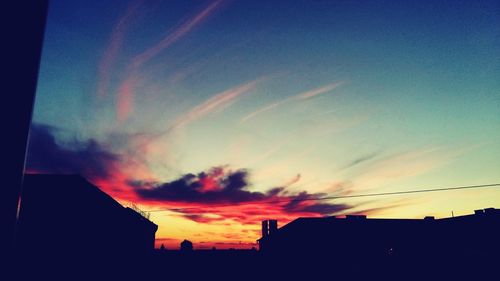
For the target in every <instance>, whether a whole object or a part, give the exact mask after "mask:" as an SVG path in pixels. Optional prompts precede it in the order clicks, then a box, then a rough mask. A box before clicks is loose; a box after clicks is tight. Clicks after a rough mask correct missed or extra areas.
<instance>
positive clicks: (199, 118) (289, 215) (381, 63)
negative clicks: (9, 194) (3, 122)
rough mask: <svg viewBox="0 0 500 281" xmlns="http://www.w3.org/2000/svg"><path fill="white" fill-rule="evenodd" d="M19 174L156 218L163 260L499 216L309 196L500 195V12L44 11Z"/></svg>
mask: <svg viewBox="0 0 500 281" xmlns="http://www.w3.org/2000/svg"><path fill="white" fill-rule="evenodd" d="M27 170H28V171H30V172H49V173H79V174H82V175H84V176H85V177H87V178H88V179H89V180H90V181H92V182H93V183H95V184H96V185H98V186H99V187H101V188H102V189H103V190H104V191H105V192H107V193H109V194H110V195H112V196H113V197H114V198H115V199H117V200H118V201H120V202H121V203H123V204H132V203H133V204H136V205H137V206H139V207H140V208H141V209H144V210H167V211H160V212H152V213H151V219H152V221H154V222H155V223H157V224H158V225H159V230H158V232H157V238H158V240H157V245H159V244H161V243H164V244H165V245H166V246H167V248H177V247H178V243H179V242H180V241H181V240H183V239H185V238H186V239H190V240H191V241H193V242H194V244H195V248H204V247H206V248H208V247H212V246H216V247H218V248H229V247H239V248H242V247H243V248H245V247H247V248H248V247H251V246H254V243H255V240H256V239H258V238H259V236H260V235H259V231H260V220H262V219H268V218H277V219H278V220H279V225H283V224H285V223H287V222H288V221H290V220H292V219H294V218H296V217H298V216H323V215H345V214H354V213H365V214H368V215H369V216H371V217H409V218H421V217H423V216H426V215H435V216H438V217H446V216H450V215H451V211H454V213H455V215H457V214H466V213H471V212H472V211H473V210H474V209H480V208H486V207H497V208H498V207H500V189H499V188H484V189H475V190H467V191H450V192H435V193H425V194H424V193H422V194H415V195H405V196H392V197H389V196H388V197H369V198H363V199H362V200H361V199H347V198H346V199H336V200H330V201H326V200H321V201H320V200H315V199H317V198H318V197H323V196H326V195H348V194H362V193H373V192H391V191H404V190H414V189H427V188H440V187H453V186H463V185H476V184H488V183H498V182H500V173H499V171H500V4H499V2H498V1H225V0H220V1H136V0H132V1H57V0H53V1H51V4H50V8H49V16H48V22H47V27H46V34H45V41H44V46H43V54H42V61H41V68H40V75H39V82H38V89H37V94H36V103H35V108H34V116H33V125H32V130H31V133H30V146H29V149H28V161H27ZM294 199H308V200H306V201H294Z"/></svg>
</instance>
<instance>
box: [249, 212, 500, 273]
mask: <svg viewBox="0 0 500 281" xmlns="http://www.w3.org/2000/svg"><path fill="white" fill-rule="evenodd" d="M270 222H271V221H264V222H263V224H262V225H263V227H262V233H263V235H262V237H261V238H260V239H259V240H258V243H259V249H260V253H261V255H262V257H263V258H270V260H271V261H279V262H280V263H282V264H286V265H288V266H294V265H296V266H297V267H299V268H309V269H310V268H321V267H325V268H332V269H336V270H339V271H342V272H344V273H345V272H365V273H366V272H376V271H380V272H383V273H384V274H385V273H394V272H396V271H397V272H399V273H400V274H401V273H402V272H406V273H410V272H434V271H436V272H441V273H445V274H452V273H456V272H457V270H458V271H460V270H464V269H471V268H473V269H474V270H473V272H478V273H479V272H491V269H492V266H493V263H494V261H495V260H496V261H498V256H499V252H500V210H499V209H494V208H488V209H484V210H477V211H475V213H474V214H471V215H465V216H458V217H450V218H443V219H435V218H434V217H425V218H424V219H371V218H367V217H366V216H354V215H348V216H346V217H345V218H338V217H322V218H298V219H296V220H294V221H292V222H290V223H288V224H287V225H285V226H283V227H281V228H279V229H274V230H272V231H270V229H271V228H270V227H269V225H270ZM274 224H275V223H274V222H273V225H274ZM447 268H450V269H449V270H448V269H447ZM406 273H405V274H406ZM450 276H451V275H450ZM401 277H403V276H401Z"/></svg>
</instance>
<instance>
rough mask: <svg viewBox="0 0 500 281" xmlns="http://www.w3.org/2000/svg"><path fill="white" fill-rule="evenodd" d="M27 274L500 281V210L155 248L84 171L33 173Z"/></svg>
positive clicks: (311, 221)
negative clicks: (251, 243)
mask: <svg viewBox="0 0 500 281" xmlns="http://www.w3.org/2000/svg"><path fill="white" fill-rule="evenodd" d="M18 226H19V227H18V235H17V253H16V255H15V257H14V259H13V265H12V266H10V270H11V271H12V272H13V273H15V276H16V278H18V279H20V280H26V279H30V280H35V279H42V278H57V279H66V280H73V279H84V280H85V279H96V280H101V279H104V278H107V279H111V280H120V279H122V280H124V279H125V280H130V279H135V280H148V279H154V280H177V279H181V280H195V279H199V278H204V279H207V278H208V279H209V280H214V279H215V280H216V279H223V280H240V279H244V280H246V279H258V280H269V279H277V280H284V279H292V280H298V279H303V280H318V279H320V280H326V279H328V280H346V279H349V280H353V279H354V280H360V279H368V278H370V279H373V278H375V279H385V280H387V279H390V280H407V279H425V280H435V279H444V280H451V279H469V280H486V279H487V280H500V279H499V278H498V277H500V275H499V273H498V272H499V270H498V264H499V256H498V253H499V250H500V243H499V239H500V210H498V209H493V208H489V209H485V210H477V211H476V212H475V213H474V214H471V215H467V216H460V217H452V218H445V219H434V218H432V217H426V218H425V219H370V218H366V217H365V216H347V217H346V218H336V217H325V218H298V219H297V220H295V221H293V222H291V223H289V224H287V225H285V226H283V227H281V228H278V222H277V221H275V220H270V221H264V222H262V233H263V236H262V238H260V239H259V240H258V242H259V248H260V249H259V251H257V250H255V249H253V250H196V245H194V249H195V250H192V249H193V244H192V243H191V242H189V241H183V243H182V245H181V249H182V251H171V250H154V249H153V245H154V235H155V232H156V229H157V226H156V225H155V224H154V223H152V222H150V221H149V220H148V219H146V218H144V217H143V216H141V215H140V214H139V213H137V212H135V211H134V210H131V209H129V208H124V207H123V206H121V205H120V204H118V203H117V202H116V201H115V200H114V199H112V198H111V197H109V196H108V195H107V194H105V193H103V192H102V191H100V190H99V189H98V188H97V187H95V186H93V185H92V184H90V183H89V182H87V181H86V180H85V179H83V178H81V177H79V176H56V175H27V176H26V178H25V184H24V191H23V197H22V203H21V209H20V216H19V222H18Z"/></svg>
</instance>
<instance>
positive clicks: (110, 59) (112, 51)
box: [97, 0, 144, 97]
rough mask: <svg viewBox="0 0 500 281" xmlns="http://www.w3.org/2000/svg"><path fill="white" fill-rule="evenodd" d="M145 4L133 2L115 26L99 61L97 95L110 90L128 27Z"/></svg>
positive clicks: (100, 95)
mask: <svg viewBox="0 0 500 281" xmlns="http://www.w3.org/2000/svg"><path fill="white" fill-rule="evenodd" d="M143 4H144V1H143V0H141V1H135V2H133V3H132V4H131V5H130V6H129V7H128V8H127V10H126V11H125V13H124V14H123V16H122V17H120V19H119V20H118V22H117V23H116V25H115V26H114V27H113V31H112V32H111V36H110V39H109V44H108V46H107V47H106V49H105V51H104V55H103V57H102V58H101V61H100V63H99V68H98V74H99V75H98V79H99V80H98V83H97V95H98V96H99V97H103V96H105V95H106V94H107V92H108V87H109V80H110V77H109V74H110V72H111V68H112V67H113V64H114V63H115V61H116V57H117V56H118V53H119V51H120V48H121V47H122V45H123V41H124V39H125V36H126V34H127V32H128V28H129V26H130V24H131V23H132V22H133V20H134V19H135V18H136V16H137V14H138V11H139V8H141V7H142V5H143Z"/></svg>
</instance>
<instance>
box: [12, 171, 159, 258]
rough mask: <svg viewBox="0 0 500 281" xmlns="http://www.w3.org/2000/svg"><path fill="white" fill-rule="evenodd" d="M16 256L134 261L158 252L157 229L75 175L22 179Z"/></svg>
mask: <svg viewBox="0 0 500 281" xmlns="http://www.w3.org/2000/svg"><path fill="white" fill-rule="evenodd" d="M21 200H22V202H21V208H20V214H19V223H18V235H17V237H18V239H17V245H18V250H19V251H20V252H21V253H22V254H24V255H25V256H32V255H44V254H45V253H50V254H51V255H52V256H54V255H58V256H84V255H88V256H94V257H106V256H118V255H121V256H125V257H127V256H131V255H137V254H145V253H148V252H150V251H152V250H153V249H154V241H155V232H156V230H157V228H158V226H157V225H156V224H154V223H152V222H151V221H149V220H148V219H146V218H144V217H143V216H141V215H140V214H138V213H137V212H136V211H134V210H132V209H130V208H125V207H123V206H122V205H120V204H119V203H118V202H117V201H115V200H114V199H113V198H112V197H111V196H109V195H107V194H106V193H104V192H103V191H101V190H100V189H99V188H98V187H96V186H94V185H92V184H91V183H89V182H88V181H87V180H86V179H84V178H83V177H81V176H75V175H39V174H37V175H34V174H27V175H25V178H24V185H23V193H22V199H21Z"/></svg>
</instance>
